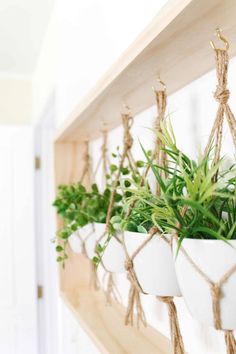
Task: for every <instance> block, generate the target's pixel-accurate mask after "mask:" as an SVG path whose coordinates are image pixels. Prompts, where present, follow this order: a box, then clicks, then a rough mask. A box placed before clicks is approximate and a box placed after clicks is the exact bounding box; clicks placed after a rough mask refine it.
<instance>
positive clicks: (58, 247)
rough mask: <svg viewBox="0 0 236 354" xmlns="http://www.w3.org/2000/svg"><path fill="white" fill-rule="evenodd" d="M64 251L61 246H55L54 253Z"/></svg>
mask: <svg viewBox="0 0 236 354" xmlns="http://www.w3.org/2000/svg"><path fill="white" fill-rule="evenodd" d="M63 250H64V249H63V247H62V246H61V245H57V246H56V251H57V252H62V251H63Z"/></svg>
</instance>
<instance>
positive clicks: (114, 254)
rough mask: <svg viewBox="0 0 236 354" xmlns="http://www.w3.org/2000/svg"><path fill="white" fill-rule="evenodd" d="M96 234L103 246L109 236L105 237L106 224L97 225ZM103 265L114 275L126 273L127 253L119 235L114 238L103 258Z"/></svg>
mask: <svg viewBox="0 0 236 354" xmlns="http://www.w3.org/2000/svg"><path fill="white" fill-rule="evenodd" d="M94 226H95V233H96V239H97V240H99V239H101V237H102V236H103V237H102V239H101V240H100V242H101V244H103V243H104V242H105V241H106V239H107V235H104V233H105V230H106V224H101V223H95V224H94ZM102 263H103V265H104V267H105V269H107V270H108V271H109V272H112V273H122V272H125V267H124V264H125V252H124V249H123V246H122V239H121V237H120V235H119V234H117V235H116V236H112V237H111V239H110V241H109V243H108V245H107V247H106V250H105V252H104V254H103V257H102Z"/></svg>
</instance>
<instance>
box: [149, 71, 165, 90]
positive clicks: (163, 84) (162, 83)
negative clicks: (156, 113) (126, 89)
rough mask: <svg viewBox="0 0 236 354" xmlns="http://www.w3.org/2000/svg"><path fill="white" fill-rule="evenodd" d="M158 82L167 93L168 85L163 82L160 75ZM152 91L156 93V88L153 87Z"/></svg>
mask: <svg viewBox="0 0 236 354" xmlns="http://www.w3.org/2000/svg"><path fill="white" fill-rule="evenodd" d="M156 80H157V82H159V83H160V84H161V85H162V86H163V89H164V91H166V84H165V83H164V81H162V80H161V77H160V74H158V75H157V78H156ZM152 89H153V91H154V92H155V91H156V89H155V87H154V86H153V87H152Z"/></svg>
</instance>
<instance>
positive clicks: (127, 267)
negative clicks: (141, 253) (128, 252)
mask: <svg viewBox="0 0 236 354" xmlns="http://www.w3.org/2000/svg"><path fill="white" fill-rule="evenodd" d="M133 266H134V265H133V261H132V259H126V261H125V270H127V272H129V271H130V270H131V269H133Z"/></svg>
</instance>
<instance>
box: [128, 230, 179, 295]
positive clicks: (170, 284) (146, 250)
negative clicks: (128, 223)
mask: <svg viewBox="0 0 236 354" xmlns="http://www.w3.org/2000/svg"><path fill="white" fill-rule="evenodd" d="M148 237H149V235H148V234H144V233H138V232H129V231H125V232H124V241H125V245H126V248H127V251H128V254H129V256H130V257H131V256H132V254H133V253H134V252H135V251H136V250H137V248H138V247H139V246H140V245H141V244H142V243H143V242H144V241H145V240H146V239H147V238H148ZM165 237H166V239H167V240H168V241H170V240H171V236H170V235H165ZM133 267H134V271H135V274H136V276H137V279H138V282H139V284H140V286H141V288H142V290H143V291H144V292H145V293H147V294H151V295H156V296H181V293H180V289H179V286H178V283H177V278H176V275H175V269H174V262H173V257H172V251H171V245H170V244H169V243H167V242H166V241H165V240H164V239H163V238H162V237H161V236H160V235H155V236H154V237H153V238H152V239H151V240H150V241H149V242H148V243H147V244H146V245H145V246H144V247H143V248H142V250H141V251H140V252H139V253H138V254H137V255H136V256H135V258H134V260H133Z"/></svg>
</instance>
